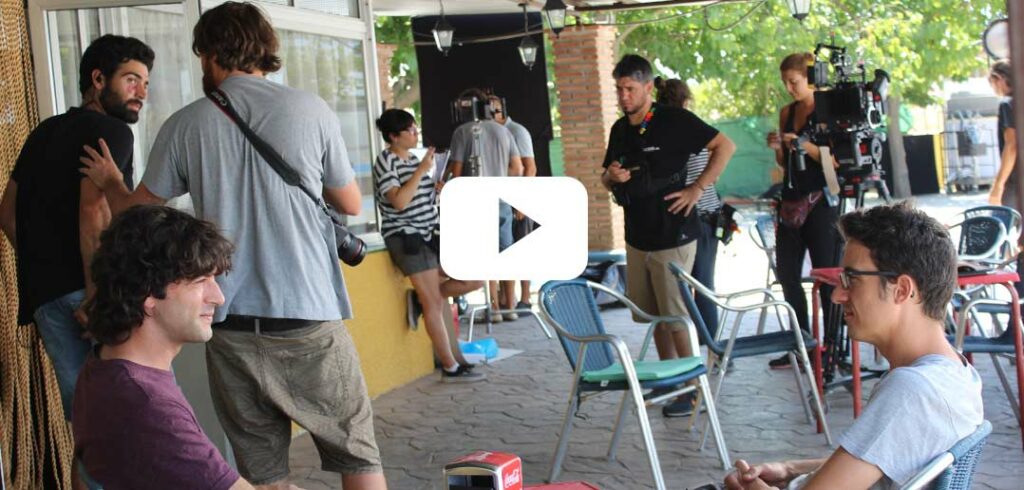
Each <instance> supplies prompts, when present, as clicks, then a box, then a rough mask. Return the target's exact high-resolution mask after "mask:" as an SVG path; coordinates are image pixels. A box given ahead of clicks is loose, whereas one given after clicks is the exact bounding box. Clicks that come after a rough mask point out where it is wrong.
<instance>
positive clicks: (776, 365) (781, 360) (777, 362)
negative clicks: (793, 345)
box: [768, 354, 793, 369]
mask: <svg viewBox="0 0 1024 490" xmlns="http://www.w3.org/2000/svg"><path fill="white" fill-rule="evenodd" d="M768 367H770V368H772V369H789V368H792V367H793V365H792V364H790V363H789V354H783V355H782V357H777V358H775V359H772V360H770V361H768Z"/></svg>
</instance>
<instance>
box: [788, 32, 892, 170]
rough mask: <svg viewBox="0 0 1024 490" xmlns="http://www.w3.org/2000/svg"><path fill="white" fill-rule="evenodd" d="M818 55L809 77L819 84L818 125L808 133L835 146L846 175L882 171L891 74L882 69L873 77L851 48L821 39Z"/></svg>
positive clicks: (816, 98)
mask: <svg viewBox="0 0 1024 490" xmlns="http://www.w3.org/2000/svg"><path fill="white" fill-rule="evenodd" d="M833 42H834V41H833ZM823 53H827V54H828V56H827V58H826V57H825V56H824V55H823ZM814 57H815V61H814V64H812V65H810V66H809V67H808V69H807V79H808V80H809V81H810V82H811V83H812V84H813V85H814V87H815V91H814V114H815V116H816V117H817V121H818V123H817V124H816V125H814V126H813V127H810V128H808V134H807V135H806V136H807V137H808V138H809V139H810V140H811V141H812V142H814V144H816V145H818V146H828V147H829V148H830V149H831V151H832V154H833V156H834V158H835V159H836V161H837V162H838V163H839V169H838V170H837V174H839V176H841V177H852V176H858V175H859V176H865V175H869V174H871V173H874V172H877V171H879V170H880V164H881V160H882V143H883V142H884V141H885V140H886V135H885V133H880V132H878V131H876V128H878V127H879V126H881V125H882V124H884V123H885V115H886V113H887V111H888V104H887V102H886V98H887V97H888V95H889V74H888V73H886V72H885V71H884V70H879V69H876V70H875V71H874V79H873V80H871V81H868V79H867V71H866V70H865V68H864V63H863V62H860V63H857V64H854V63H853V61H852V59H851V57H850V56H849V55H848V54H847V53H846V48H845V47H841V46H836V45H834V44H825V43H818V46H817V47H816V48H815V49H814ZM830 75H834V77H832V76H830Z"/></svg>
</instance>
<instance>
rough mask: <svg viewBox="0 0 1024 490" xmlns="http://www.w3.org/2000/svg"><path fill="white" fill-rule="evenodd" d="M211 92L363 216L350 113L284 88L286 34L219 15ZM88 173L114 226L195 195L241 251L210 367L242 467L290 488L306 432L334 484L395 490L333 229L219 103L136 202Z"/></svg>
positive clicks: (191, 111) (247, 14)
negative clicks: (345, 117)
mask: <svg viewBox="0 0 1024 490" xmlns="http://www.w3.org/2000/svg"><path fill="white" fill-rule="evenodd" d="M193 37H194V39H193V50H194V51H195V52H196V53H197V54H198V55H199V57H200V60H201V62H202V67H203V88H204V91H205V92H207V93H210V92H212V91H213V90H215V89H219V90H221V91H223V92H224V93H225V95H226V96H227V98H228V99H229V100H230V102H231V105H232V106H233V107H234V108H235V110H236V111H237V112H238V114H239V116H240V118H241V119H242V120H243V121H245V122H246V123H247V124H248V125H249V126H250V127H251V128H252V130H253V132H255V133H256V134H257V135H259V136H260V137H261V138H263V139H264V140H265V141H266V142H267V143H268V144H269V145H270V146H271V147H272V148H274V149H275V150H276V151H277V152H278V153H279V154H280V155H281V157H282V158H283V159H284V161H285V162H286V163H287V164H288V165H289V166H290V167H291V168H292V169H293V170H295V171H297V172H298V174H299V175H300V176H301V181H302V185H303V186H304V187H306V188H307V189H310V190H312V192H313V193H315V194H316V195H322V196H323V198H324V200H325V201H326V202H327V203H328V204H330V205H331V206H332V207H333V208H334V209H335V210H337V211H339V212H341V213H343V214H348V215H355V214H358V213H359V211H360V204H361V195H360V192H359V188H358V187H357V184H356V181H355V175H354V173H353V170H352V166H351V164H350V163H349V161H348V156H347V153H346V150H345V144H344V142H343V141H342V139H341V131H340V126H339V122H338V118H337V116H336V114H334V112H333V111H332V110H331V109H330V107H328V105H327V104H326V102H324V101H323V100H322V99H320V98H319V97H317V96H316V95H313V94H309V93H306V92H302V91H300V90H295V89H292V88H288V87H285V86H282V85H279V84H276V83H273V82H271V81H269V80H267V79H266V78H264V75H265V74H266V73H270V72H274V71H276V70H278V69H279V68H280V66H281V61H280V58H278V57H277V56H276V55H275V52H276V50H277V47H278V42H277V38H276V34H275V33H274V31H273V28H272V27H271V25H270V23H269V21H268V20H267V19H266V18H265V17H264V16H263V14H262V12H261V11H260V10H259V9H258V8H257V7H255V6H253V5H252V4H248V3H235V2H227V3H224V4H222V5H220V6H218V7H216V8H213V9H211V10H208V11H206V12H205V13H203V15H202V16H201V17H200V19H199V22H198V24H196V27H195V29H194V31H193ZM87 167H88V169H87V170H84V172H85V173H87V174H88V175H89V176H90V178H93V179H94V180H96V181H97V184H98V185H99V186H100V187H101V188H102V189H104V192H105V193H106V194H107V196H108V198H109V200H110V201H111V207H112V208H113V210H114V212H118V210H121V209H124V208H126V207H128V206H130V205H132V204H136V203H160V204H162V203H164V202H166V200H168V199H170V198H172V197H176V196H179V195H182V194H184V193H186V192H188V193H190V194H191V196H192V202H193V204H194V207H195V210H196V214H197V215H198V217H200V218H202V219H205V220H209V221H211V222H213V223H214V224H216V225H217V226H218V228H220V229H221V230H222V232H223V233H224V235H225V236H226V237H228V238H229V239H230V240H231V242H232V243H233V244H234V245H235V255H234V269H233V270H232V271H231V273H229V274H225V275H223V276H221V277H218V281H217V282H218V284H219V285H220V288H221V290H222V291H223V294H224V304H223V305H222V306H221V307H219V308H217V310H216V313H215V315H214V319H213V321H214V325H213V338H212V339H211V340H210V342H209V343H208V344H207V350H206V359H207V365H208V369H209V375H210V379H209V382H210V392H211V394H212V396H213V403H214V408H215V409H216V411H217V416H218V418H219V419H220V422H221V425H222V426H223V427H224V430H225V432H226V433H227V436H228V439H229V441H230V442H231V446H232V449H233V452H234V454H235V457H236V459H237V462H238V470H239V473H241V475H242V476H243V477H245V478H246V479H247V480H249V481H250V482H252V483H253V484H255V485H281V484H286V483H287V482H286V478H287V476H288V473H289V468H288V448H289V444H290V442H291V423H292V421H293V420H294V421H295V422H296V423H298V424H299V425H300V426H302V427H303V428H305V429H307V430H309V431H310V433H312V435H313V438H314V439H316V440H317V449H318V450H319V452H320V457H321V460H322V463H323V469H324V470H327V471H333V472H336V473H340V474H341V482H342V486H343V487H344V488H360V489H378V488H381V489H382V488H385V486H386V484H385V481H384V476H383V471H382V467H381V463H380V455H379V451H378V450H377V446H376V441H375V439H374V433H373V413H372V410H371V407H370V400H369V397H368V395H367V391H366V384H365V381H364V380H363V376H362V371H361V370H360V366H359V358H358V355H357V353H356V351H355V347H354V345H353V343H352V339H351V337H350V336H349V334H348V332H347V330H346V329H345V327H344V325H343V324H342V319H343V318H350V317H351V309H350V307H349V302H348V295H347V292H346V290H345V282H344V279H343V278H342V275H341V269H340V265H339V263H338V255H337V243H336V239H335V235H334V228H333V224H332V223H331V222H330V221H329V219H328V218H327V217H326V216H325V215H324V214H323V213H322V212H321V210H320V209H318V208H317V206H316V204H315V203H314V202H313V200H312V199H310V198H309V196H307V195H306V194H304V193H303V192H302V191H301V190H300V189H299V188H297V187H294V186H291V185H289V184H287V183H286V182H285V181H284V180H283V179H282V177H281V176H280V175H278V174H277V173H276V172H275V171H274V170H273V169H272V168H271V167H270V165H269V164H268V163H267V162H266V161H265V160H264V159H263V158H262V157H260V156H259V154H258V153H257V151H256V150H255V149H254V147H253V145H252V143H251V142H250V141H248V140H247V138H246V137H245V136H244V134H243V133H242V132H241V130H240V129H239V127H238V126H236V124H235V123H234V122H233V121H232V120H231V119H230V118H229V117H228V116H226V115H225V114H224V113H223V112H221V111H220V110H219V108H218V107H217V106H216V105H215V104H214V103H213V102H212V101H210V100H208V99H202V100H198V101H196V102H193V103H192V104H189V105H188V106H186V107H185V108H183V109H182V110H180V111H178V112H177V113H175V114H174V115H173V116H171V117H170V119H168V120H167V122H166V123H165V124H164V125H163V127H162V128H161V129H160V132H159V134H158V135H157V139H156V142H155V143H154V145H153V150H152V152H151V153H150V156H149V167H148V168H147V169H146V172H145V174H144V176H143V178H142V183H141V184H140V185H139V188H138V189H137V190H136V191H135V193H133V194H129V193H128V191H127V189H126V188H125V187H124V186H123V184H120V185H119V184H118V182H117V181H116V180H114V179H112V178H110V175H109V174H112V173H114V172H113V171H112V170H111V167H110V165H109V162H106V159H105V158H102V157H99V155H96V154H95V152H93V161H92V162H91V163H87Z"/></svg>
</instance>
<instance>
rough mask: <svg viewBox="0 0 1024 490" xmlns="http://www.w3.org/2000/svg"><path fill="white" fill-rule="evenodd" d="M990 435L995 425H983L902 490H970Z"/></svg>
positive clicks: (934, 460)
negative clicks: (930, 489) (925, 489)
mask: <svg viewBox="0 0 1024 490" xmlns="http://www.w3.org/2000/svg"><path fill="white" fill-rule="evenodd" d="M991 433H992V424H991V423H990V422H989V421H987V420H985V421H983V422H982V423H981V425H979V426H978V428H977V429H975V430H974V432H972V433H971V434H970V435H968V436H967V437H965V438H963V439H960V441H958V442H957V443H956V444H954V445H953V447H952V448H950V449H949V451H947V452H944V453H942V454H940V455H939V456H937V457H936V458H935V459H933V460H932V461H931V462H930V463H928V465H927V466H925V467H924V468H922V469H921V471H919V472H918V473H917V475H915V476H914V477H913V478H911V479H910V481H908V482H907V483H906V484H905V485H903V486H902V487H901V490H917V489H921V488H932V489H934V490H968V489H969V488H971V480H972V479H973V477H974V469H975V467H976V466H977V465H978V461H979V460H980V459H981V451H982V449H983V448H984V447H985V441H986V440H987V439H988V436H989V434H991Z"/></svg>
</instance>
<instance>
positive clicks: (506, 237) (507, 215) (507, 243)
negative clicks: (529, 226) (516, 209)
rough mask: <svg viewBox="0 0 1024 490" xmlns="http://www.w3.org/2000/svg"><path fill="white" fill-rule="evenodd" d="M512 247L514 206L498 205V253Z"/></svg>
mask: <svg viewBox="0 0 1024 490" xmlns="http://www.w3.org/2000/svg"><path fill="white" fill-rule="evenodd" d="M511 246H512V206H510V205H508V204H505V203H500V204H498V251H499V252H503V251H504V250H505V249H506V248H508V247H511Z"/></svg>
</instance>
